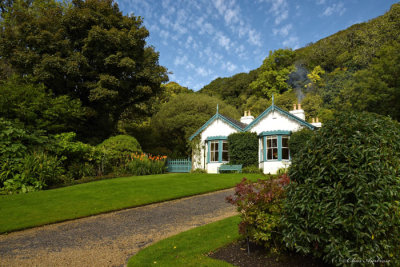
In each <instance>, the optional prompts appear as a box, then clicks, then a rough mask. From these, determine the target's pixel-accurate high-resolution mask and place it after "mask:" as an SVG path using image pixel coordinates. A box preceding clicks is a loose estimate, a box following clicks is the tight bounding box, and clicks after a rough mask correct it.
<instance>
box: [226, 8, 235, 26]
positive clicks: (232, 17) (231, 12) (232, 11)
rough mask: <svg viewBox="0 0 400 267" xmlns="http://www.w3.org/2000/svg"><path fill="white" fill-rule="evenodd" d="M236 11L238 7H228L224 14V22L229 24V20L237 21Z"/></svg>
mask: <svg viewBox="0 0 400 267" xmlns="http://www.w3.org/2000/svg"><path fill="white" fill-rule="evenodd" d="M238 13H239V11H238V9H228V10H227V11H226V13H225V16H224V19H225V22H226V23H227V24H230V23H231V22H237V21H239V18H238Z"/></svg>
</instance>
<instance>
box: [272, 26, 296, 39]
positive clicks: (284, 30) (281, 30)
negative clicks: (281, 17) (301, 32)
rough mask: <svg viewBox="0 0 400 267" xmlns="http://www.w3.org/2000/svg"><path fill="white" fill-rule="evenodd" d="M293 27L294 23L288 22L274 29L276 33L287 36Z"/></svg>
mask: <svg viewBox="0 0 400 267" xmlns="http://www.w3.org/2000/svg"><path fill="white" fill-rule="evenodd" d="M292 28H293V25H292V24H287V25H285V26H283V27H281V28H275V29H273V30H272V32H273V34H274V35H280V36H283V37H286V36H288V35H289V32H290V30H291V29H292Z"/></svg>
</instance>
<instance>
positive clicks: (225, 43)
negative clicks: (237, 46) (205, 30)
mask: <svg viewBox="0 0 400 267" xmlns="http://www.w3.org/2000/svg"><path fill="white" fill-rule="evenodd" d="M215 38H216V39H217V42H218V44H219V45H220V46H222V47H223V48H225V49H226V50H227V51H229V48H230V46H231V39H229V37H227V36H226V35H225V34H223V33H222V32H217V34H216V35H215Z"/></svg>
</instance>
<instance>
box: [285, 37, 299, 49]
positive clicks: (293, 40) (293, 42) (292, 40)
mask: <svg viewBox="0 0 400 267" xmlns="http://www.w3.org/2000/svg"><path fill="white" fill-rule="evenodd" d="M282 45H283V46H284V47H290V48H293V49H297V48H299V38H298V37H297V36H290V37H289V38H288V39H286V40H284V41H283V42H282Z"/></svg>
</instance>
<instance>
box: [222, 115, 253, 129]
mask: <svg viewBox="0 0 400 267" xmlns="http://www.w3.org/2000/svg"><path fill="white" fill-rule="evenodd" d="M219 115H220V116H221V117H224V118H225V119H227V120H228V121H230V122H231V123H233V124H235V125H236V126H238V127H240V128H241V129H242V130H243V129H244V128H246V126H247V124H246V123H243V122H240V121H237V120H234V119H232V118H230V117H227V116H225V115H222V114H219Z"/></svg>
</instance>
